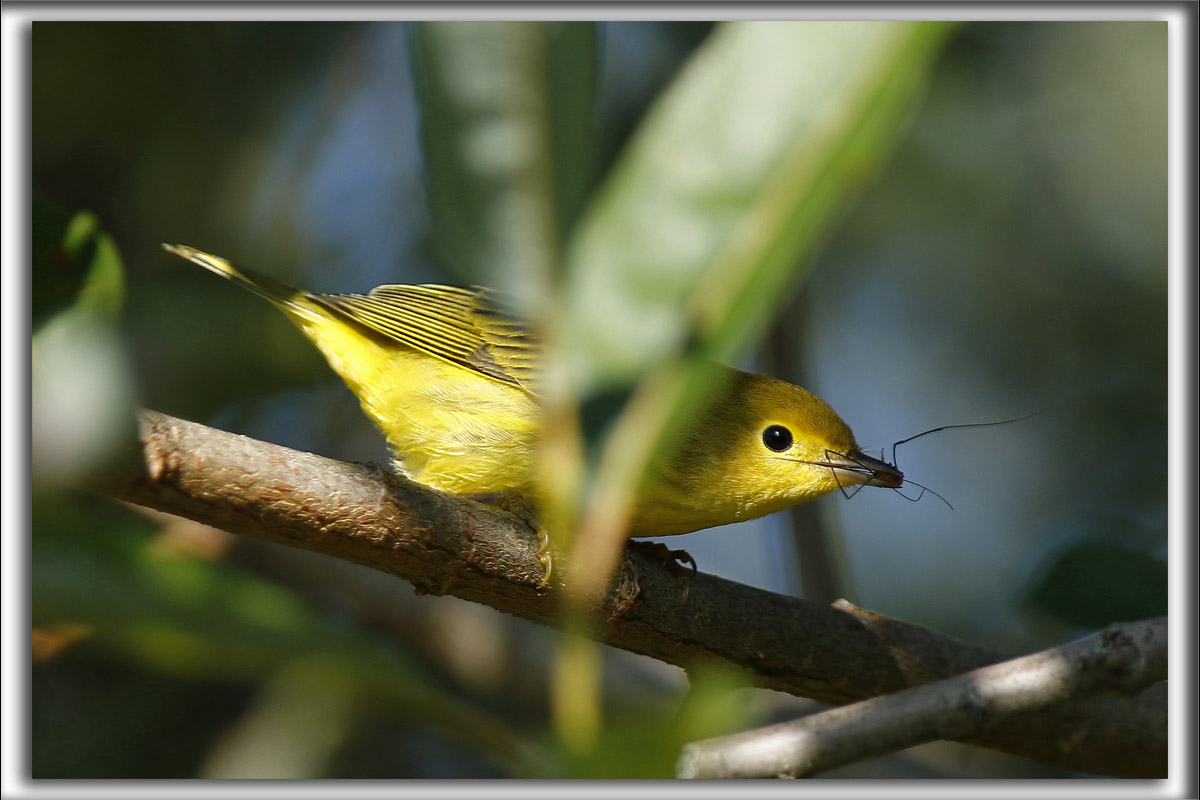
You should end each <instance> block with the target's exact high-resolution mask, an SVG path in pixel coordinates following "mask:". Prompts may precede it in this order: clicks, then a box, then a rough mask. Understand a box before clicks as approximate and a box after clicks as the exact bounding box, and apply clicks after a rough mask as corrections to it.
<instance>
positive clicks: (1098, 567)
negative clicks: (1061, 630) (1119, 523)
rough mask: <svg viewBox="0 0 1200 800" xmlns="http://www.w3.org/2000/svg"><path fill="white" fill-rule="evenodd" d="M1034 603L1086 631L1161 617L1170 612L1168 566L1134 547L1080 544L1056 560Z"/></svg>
mask: <svg viewBox="0 0 1200 800" xmlns="http://www.w3.org/2000/svg"><path fill="white" fill-rule="evenodd" d="M1028 599H1029V601H1030V602H1032V603H1033V604H1034V605H1035V606H1037V607H1038V608H1039V609H1041V610H1042V611H1044V612H1046V613H1047V614H1050V615H1052V616H1055V617H1057V618H1058V619H1060V620H1062V621H1063V622H1066V623H1068V624H1070V625H1079V626H1082V627H1086V628H1100V627H1103V626H1105V625H1108V624H1109V623H1111V622H1129V621H1132V620H1140V619H1148V618H1150V617H1158V616H1162V615H1164V614H1166V613H1167V565H1166V562H1164V561H1163V560H1161V559H1158V558H1155V557H1154V556H1151V555H1149V554H1148V553H1145V552H1142V551H1139V550H1135V549H1133V548H1129V547H1121V546H1117V545H1111V544H1101V543H1096V542H1085V543H1083V544H1075V545H1072V546H1070V547H1068V548H1066V549H1064V550H1062V551H1061V552H1059V553H1058V554H1057V555H1056V556H1054V558H1053V561H1051V563H1050V565H1049V567H1048V568H1047V569H1046V570H1045V571H1044V573H1043V575H1042V577H1041V578H1040V580H1038V582H1037V584H1036V585H1035V586H1034V587H1033V588H1032V589H1031V590H1030V592H1029V595H1028Z"/></svg>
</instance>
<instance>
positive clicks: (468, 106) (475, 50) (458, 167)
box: [411, 22, 597, 308]
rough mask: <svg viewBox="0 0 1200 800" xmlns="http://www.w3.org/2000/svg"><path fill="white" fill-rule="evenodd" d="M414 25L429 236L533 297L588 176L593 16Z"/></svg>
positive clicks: (554, 264)
mask: <svg viewBox="0 0 1200 800" xmlns="http://www.w3.org/2000/svg"><path fill="white" fill-rule="evenodd" d="M412 30H413V35H412V37H411V41H412V48H411V54H412V55H411V58H412V64H413V74H414V76H415V78H416V86H417V94H418V98H419V101H420V106H421V136H422V142H423V149H424V155H425V161H426V166H427V168H428V171H429V178H428V187H427V189H428V199H429V212H430V217H431V222H432V226H433V232H434V239H435V241H436V242H437V243H438V245H439V246H440V247H442V248H444V249H445V252H444V253H443V254H442V255H443V256H444V257H445V258H446V261H447V264H448V265H449V266H450V268H451V269H452V270H453V271H455V272H457V273H458V274H460V275H463V276H465V277H467V278H468V279H469V280H471V281H473V282H476V283H481V284H484V285H490V286H494V287H496V288H503V289H506V290H509V291H510V292H512V293H513V294H514V295H515V297H516V299H517V301H518V302H523V303H528V301H529V300H530V299H531V297H536V296H537V295H531V294H530V288H531V287H532V288H533V290H534V291H540V288H539V287H543V286H544V285H545V283H544V282H545V281H546V280H547V279H548V277H549V276H550V275H551V274H552V273H553V272H555V271H556V270H557V268H558V261H559V252H560V249H561V247H560V242H561V240H562V238H563V236H564V235H565V233H566V231H567V230H569V229H570V226H571V224H572V222H573V221H574V219H575V218H576V217H577V216H578V214H579V210H580V208H581V206H582V202H583V198H584V196H585V194H586V192H587V189H588V188H589V186H590V181H591V174H592V167H591V164H592V102H593V99H594V95H595V87H596V72H597V64H596V33H595V26H594V25H593V24H591V23H567V22H553V23H536V22H513V23H496V22H428V23H417V24H415V25H414V26H413V28H412ZM526 307H527V308H528V307H529V306H528V305H526Z"/></svg>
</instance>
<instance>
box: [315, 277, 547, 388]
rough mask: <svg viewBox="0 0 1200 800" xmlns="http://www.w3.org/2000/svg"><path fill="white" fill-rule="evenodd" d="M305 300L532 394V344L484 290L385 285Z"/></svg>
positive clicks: (535, 372) (535, 354) (536, 364)
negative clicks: (356, 292) (369, 290)
mask: <svg viewBox="0 0 1200 800" xmlns="http://www.w3.org/2000/svg"><path fill="white" fill-rule="evenodd" d="M305 296H306V297H307V298H309V299H310V300H312V301H314V302H316V303H319V304H320V305H322V306H324V307H325V308H327V309H329V310H330V311H332V312H335V313H337V314H338V315H340V316H342V317H345V318H346V319H348V320H350V321H352V322H354V323H356V324H358V325H360V326H362V327H364V328H366V329H367V330H369V331H371V332H373V333H375V334H377V335H379V336H383V337H385V338H387V339H391V340H392V341H395V342H398V343H400V344H402V345H405V346H407V347H411V348H413V349H415V350H418V351H420V352H423V353H428V354H429V355H432V356H436V357H437V358H442V359H445V360H446V361H450V362H451V363H454V364H458V365H460V366H463V367H466V368H467V369H472V370H475V371H476V372H479V373H481V374H483V375H487V376H488V377H491V378H495V379H497V380H501V381H505V382H507V383H511V384H514V385H516V386H520V387H521V388H523V389H525V390H526V391H529V392H531V393H532V392H534V391H536V387H537V384H538V373H539V366H540V365H539V359H538V352H539V350H538V347H539V345H538V342H537V341H536V340H535V338H534V337H533V336H532V335H531V334H530V333H529V332H528V331H527V330H526V329H525V326H524V325H523V324H522V323H521V322H520V321H519V320H518V319H516V318H515V317H513V316H512V315H511V314H509V313H508V312H506V311H505V310H504V309H503V308H502V306H501V305H500V303H499V302H498V300H497V298H496V296H495V295H494V293H492V292H491V291H489V290H487V289H481V288H473V289H460V288H457V287H453V286H438V285H435V284H429V285H423V286H405V285H389V286H378V287H376V288H374V289H372V290H371V292H370V293H369V294H315V293H312V292H306V293H305Z"/></svg>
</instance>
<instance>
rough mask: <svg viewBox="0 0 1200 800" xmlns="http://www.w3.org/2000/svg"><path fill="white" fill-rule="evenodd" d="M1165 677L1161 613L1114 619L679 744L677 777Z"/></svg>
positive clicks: (812, 756)
mask: <svg viewBox="0 0 1200 800" xmlns="http://www.w3.org/2000/svg"><path fill="white" fill-rule="evenodd" d="M1166 677H1167V620H1166V617H1160V618H1158V619H1154V620H1148V621H1145V622H1134V623H1125V624H1117V625H1112V626H1110V627H1109V628H1107V629H1106V630H1104V631H1101V632H1100V633H1097V634H1094V635H1092V636H1089V637H1087V638H1086V639H1082V640H1080V641H1078V642H1075V643H1073V644H1068V645H1064V646H1062V647H1055V648H1051V649H1049V650H1043V651H1041V652H1039V653H1035V654H1033V655H1029V656H1025V657H1023V658H1015V659H1012V660H1011V661H1004V662H1002V663H1000V664H994V665H992V666H990V667H983V668H981V669H977V670H974V671H972V672H968V673H965V674H963V675H958V676H956V677H954V678H947V679H946V680H942V681H937V682H936V683H927V684H925V685H924V686H917V687H914V688H912V689H905V690H904V691H902V692H896V693H894V694H889V695H884V696H883V697H876V698H873V699H871V700H864V701H862V702H859V703H853V704H851V705H847V706H842V707H841V708H835V709H832V710H830V711H824V712H821V713H818V714H811V715H809V716H807V717H804V718H802V719H798V720H793V721H791V722H785V723H781V724H779V725H770V726H767V727H763V728H759V729H757V730H753V731H745V732H743V733H737V734H733V735H731V736H721V737H716V738H713V739H706V740H704V741H701V742H692V743H690V744H686V745H684V748H683V754H682V755H681V756H680V758H679V763H678V766H677V768H676V775H677V777H680V778H770V777H787V778H798V777H809V776H812V775H815V774H817V773H819V772H824V771H826V770H829V769H833V768H834V767H839V766H842V765H844V764H850V763H853V762H855V761H862V760H863V759H867V758H874V757H876V756H881V755H884V754H886V753H892V752H896V751H898V750H903V749H905V748H908V747H913V746H914V745H918V744H924V743H926V742H932V741H936V740H938V739H955V738H958V737H961V736H968V735H970V734H972V733H974V732H976V731H978V730H981V729H984V728H988V727H991V726H992V725H994V724H996V723H997V722H1000V721H1002V720H1004V719H1006V718H1008V717H1011V716H1012V715H1013V714H1017V713H1020V712H1023V711H1037V710H1040V709H1044V708H1047V707H1050V706H1054V705H1057V704H1059V703H1063V702H1065V701H1067V700H1070V699H1073V698H1078V697H1085V696H1091V695H1095V694H1100V693H1102V692H1119V693H1122V694H1137V693H1139V692H1141V691H1142V690H1144V689H1145V688H1146V687H1147V686H1149V685H1151V684H1154V683H1157V682H1159V681H1162V680H1165V679H1166Z"/></svg>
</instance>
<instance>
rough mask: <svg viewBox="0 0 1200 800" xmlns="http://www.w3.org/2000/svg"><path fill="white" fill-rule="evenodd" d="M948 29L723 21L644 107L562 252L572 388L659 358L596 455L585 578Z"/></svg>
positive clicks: (875, 152) (758, 325)
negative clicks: (662, 452)
mask: <svg viewBox="0 0 1200 800" xmlns="http://www.w3.org/2000/svg"><path fill="white" fill-rule="evenodd" d="M951 29H952V26H950V25H947V24H939V23H890V22H861V23H829V22H815V23H728V24H725V25H723V26H721V28H719V29H718V30H717V31H716V32H715V33H714V34H713V35H712V36H710V37H709V39H708V40H707V41H706V42H705V43H704V44H703V45H702V46H701V47H700V48H699V49H698V50H697V52H696V55H695V56H694V57H693V59H692V61H691V62H690V63H689V64H688V65H687V67H686V68H685V69H684V70H683V72H682V73H681V75H680V76H679V78H678V79H677V80H676V81H675V83H674V84H673V85H672V86H671V87H670V88H669V89H668V91H667V92H666V93H665V94H664V96H663V97H662V98H661V99H660V100H659V102H658V103H657V104H656V105H655V107H654V108H653V109H652V110H651V112H650V113H649V114H648V115H647V118H646V119H645V121H644V123H643V124H642V127H641V129H640V130H639V131H638V132H637V134H636V135H635V137H634V140H633V141H632V142H631V144H630V146H629V148H628V150H627V152H626V153H625V154H624V156H623V157H622V159H621V160H620V162H619V163H618V164H617V166H616V167H615V169H614V172H613V174H612V175H611V176H610V178H609V180H608V182H607V183H606V185H605V186H604V187H603V189H602V190H601V191H600V193H599V195H598V197H597V199H596V201H595V203H594V204H593V206H592V207H591V209H590V211H589V214H588V216H587V218H586V219H585V220H584V222H583V223H582V227H581V229H580V231H579V233H578V235H577V236H576V237H575V239H574V240H573V241H572V245H571V248H570V250H569V253H568V261H567V269H568V285H567V290H568V298H567V310H566V313H565V317H564V321H563V323H562V324H563V326H564V327H565V329H566V340H567V341H566V344H567V345H568V347H567V350H568V352H569V353H570V355H571V364H570V368H571V370H572V371H573V374H574V376H575V385H576V387H577V388H578V389H579V390H580V391H581V392H582V394H583V395H584V397H585V398H586V397H587V396H588V395H591V394H594V393H596V392H608V391H612V389H613V388H614V387H618V388H619V387H622V386H627V385H629V384H630V383H631V382H633V381H634V380H636V379H637V378H638V377H639V376H641V375H643V373H647V371H648V370H650V369H651V368H652V367H655V369H654V370H653V371H650V372H648V374H646V375H645V378H643V379H642V381H641V383H640V385H639V388H638V392H637V393H636V394H635V395H634V397H633V399H632V400H631V402H630V403H629V405H628V406H627V407H626V411H625V413H623V414H622V416H621V417H620V418H619V419H618V421H617V423H616V427H615V428H614V429H613V433H612V435H611V437H610V439H609V440H608V442H607V445H606V446H605V449H604V451H603V453H602V454H601V456H600V462H599V467H598V468H597V472H596V477H595V480H594V487H595V488H594V491H593V492H592V494H591V501H590V505H589V506H588V511H587V513H586V514H585V515H584V517H583V522H582V523H581V525H580V532H581V535H580V538H579V543H578V545H577V547H576V550H575V555H576V556H577V558H573V563H574V564H575V566H573V567H572V570H573V572H572V577H571V585H572V589H573V590H574V591H578V592H579V593H580V594H581V595H582V596H591V595H593V594H594V593H596V592H597V591H599V588H600V587H601V586H603V584H604V582H605V581H606V580H607V576H608V575H610V574H611V570H612V568H613V565H614V564H615V560H616V557H617V553H618V550H619V543H620V541H621V540H622V539H623V538H624V536H625V533H626V531H627V530H628V528H627V524H628V513H629V510H630V509H631V508H632V503H633V497H634V491H635V487H636V484H637V483H638V481H639V480H640V479H641V476H642V474H643V473H644V471H645V468H646V464H647V463H648V462H649V459H650V458H651V456H652V454H653V453H654V452H655V451H656V450H658V449H659V448H662V447H664V446H667V445H668V444H669V442H670V441H671V439H672V437H673V435H674V434H675V432H676V431H677V430H678V429H679V427H680V426H681V425H683V424H685V423H686V422H687V421H688V420H690V419H692V418H693V415H694V414H695V413H696V412H697V411H698V409H699V408H700V404H701V403H702V402H704V399H705V398H706V397H707V396H709V394H710V392H708V391H707V390H708V388H709V386H710V385H711V382H712V381H713V380H714V379H715V371H714V368H713V364H712V361H730V360H732V359H734V358H736V357H737V356H738V355H740V353H741V351H742V349H743V348H744V347H745V345H746V344H747V343H749V342H750V341H751V340H752V339H753V338H755V337H757V336H759V335H760V334H761V333H762V331H763V328H764V327H765V325H766V323H767V321H768V320H769V319H770V316H771V314H772V313H773V312H774V311H775V310H776V309H778V308H779V307H780V305H781V304H782V303H783V301H784V300H785V299H786V296H787V294H788V292H789V291H790V290H791V289H792V288H794V285H795V283H796V282H797V280H798V276H799V274H800V270H801V269H802V268H803V267H804V266H806V264H807V262H805V261H802V260H801V258H802V257H803V256H805V255H808V254H809V253H810V252H811V250H812V249H813V248H814V247H815V246H816V244H817V242H818V241H819V240H820V238H821V237H822V236H823V235H824V234H825V233H826V232H827V231H828V229H829V227H830V225H831V224H832V222H833V219H834V217H835V215H836V214H837V213H838V212H839V211H840V210H841V209H842V208H843V207H844V205H845V204H846V202H847V201H848V199H849V198H850V196H851V195H852V194H853V193H854V192H855V191H856V190H858V189H859V188H860V187H861V186H862V184H863V183H864V181H865V180H866V178H867V177H868V176H870V175H871V174H872V173H873V172H874V171H875V170H876V169H877V168H878V167H879V166H880V165H881V164H882V163H883V161H884V159H885V157H886V156H887V155H888V154H890V153H891V151H892V150H893V149H894V147H895V146H896V144H897V143H898V142H899V140H900V139H901V137H902V135H903V133H904V131H905V128H906V126H905V122H906V121H907V119H908V116H909V113H910V112H911V110H912V109H913V106H914V102H915V100H916V99H917V97H918V96H919V95H920V93H921V91H922V90H923V88H924V86H925V81H926V79H927V75H928V72H929V70H930V67H931V64H932V62H933V58H934V56H935V55H936V53H937V52H938V50H939V48H940V45H941V43H942V42H943V40H944V39H945V37H946V35H947V34H948V32H949V31H950V30H951ZM680 356H682V357H683V358H679V359H677V360H674V361H673V360H672V358H673V357H680ZM710 359H711V360H712V361H710ZM592 408H594V406H592ZM593 424H594V423H593Z"/></svg>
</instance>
